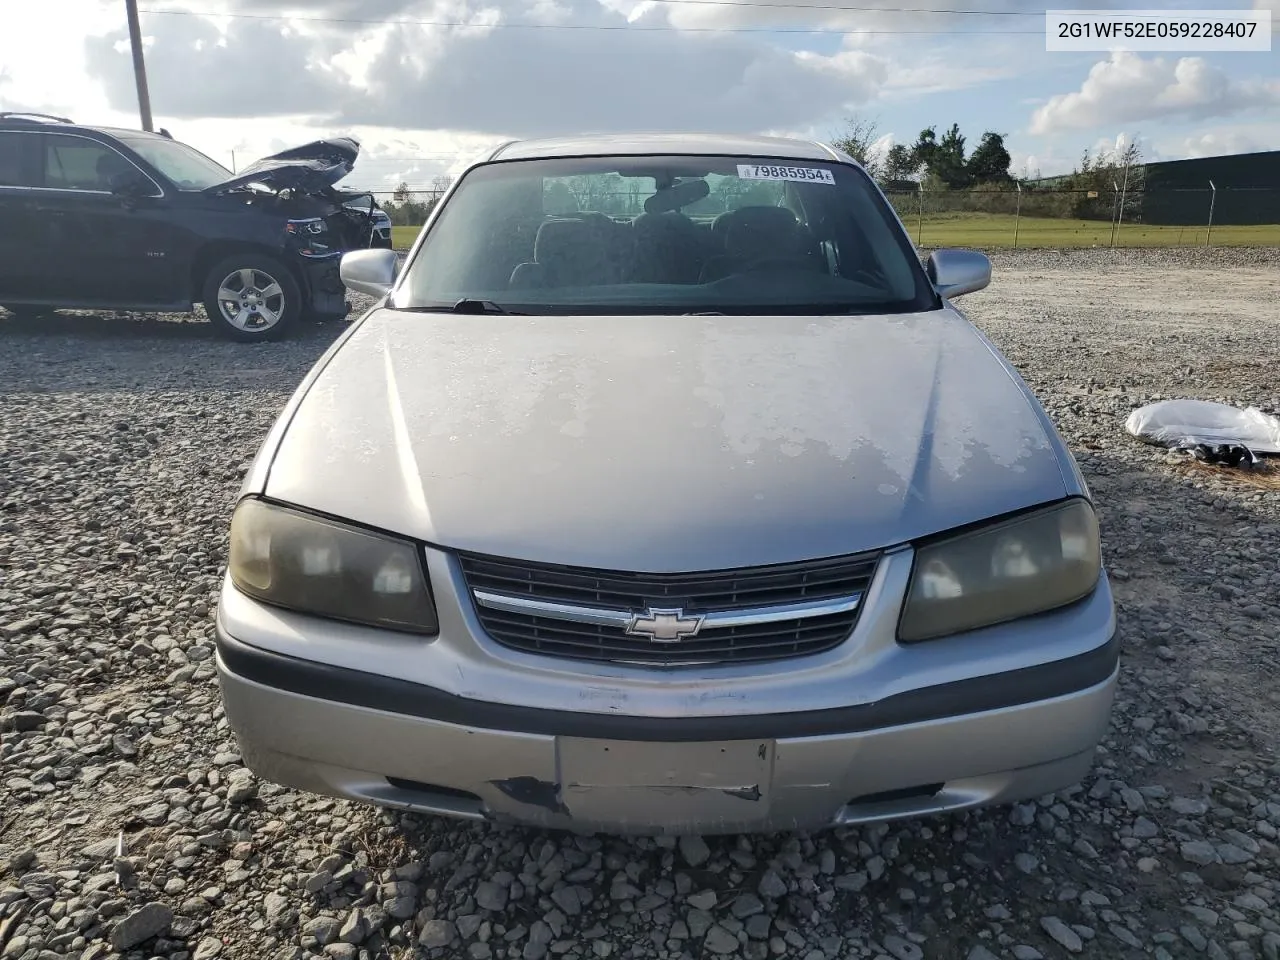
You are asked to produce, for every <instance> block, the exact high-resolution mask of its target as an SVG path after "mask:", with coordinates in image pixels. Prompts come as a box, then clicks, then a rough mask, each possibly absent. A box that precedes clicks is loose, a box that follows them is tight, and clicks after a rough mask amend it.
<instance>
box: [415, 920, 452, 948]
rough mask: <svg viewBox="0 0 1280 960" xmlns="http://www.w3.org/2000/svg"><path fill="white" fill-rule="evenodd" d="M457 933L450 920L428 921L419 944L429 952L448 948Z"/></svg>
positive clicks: (419, 937) (423, 928) (424, 925)
mask: <svg viewBox="0 0 1280 960" xmlns="http://www.w3.org/2000/svg"><path fill="white" fill-rule="evenodd" d="M455 933H456V931H455V930H454V927H453V924H452V923H450V922H449V921H448V920H428V921H427V922H426V923H425V924H423V925H422V933H421V934H419V935H418V943H419V944H420V945H422V946H424V947H426V948H427V949H428V950H434V949H438V948H440V947H447V946H448V945H449V944H450V943H452V942H453V938H454V935H455Z"/></svg>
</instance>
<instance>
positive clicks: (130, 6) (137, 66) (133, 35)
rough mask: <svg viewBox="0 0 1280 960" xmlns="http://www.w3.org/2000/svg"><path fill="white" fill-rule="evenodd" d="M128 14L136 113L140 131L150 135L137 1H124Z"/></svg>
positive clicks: (149, 106) (149, 116) (149, 103)
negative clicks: (136, 94)
mask: <svg viewBox="0 0 1280 960" xmlns="http://www.w3.org/2000/svg"><path fill="white" fill-rule="evenodd" d="M124 6H125V10H126V11H128V14H129V45H130V46H131V47H132V48H133V78H134V80H135V81H136V83H137V85H138V113H140V114H141V115H142V129H143V130H145V131H147V132H148V133H151V132H152V130H151V94H150V93H148V92H147V67H146V64H145V63H144V62H143V60H142V27H141V26H140V25H139V23H138V0H124Z"/></svg>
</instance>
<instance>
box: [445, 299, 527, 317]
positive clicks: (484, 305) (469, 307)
mask: <svg viewBox="0 0 1280 960" xmlns="http://www.w3.org/2000/svg"><path fill="white" fill-rule="evenodd" d="M450 312H451V313H511V312H512V311H510V310H508V309H507V308H506V307H504V306H502V305H501V304H499V303H494V302H493V301H492V300H471V299H468V298H463V299H462V300H459V301H458V302H457V303H455V304H454V305H453V307H452V308H451V310H450Z"/></svg>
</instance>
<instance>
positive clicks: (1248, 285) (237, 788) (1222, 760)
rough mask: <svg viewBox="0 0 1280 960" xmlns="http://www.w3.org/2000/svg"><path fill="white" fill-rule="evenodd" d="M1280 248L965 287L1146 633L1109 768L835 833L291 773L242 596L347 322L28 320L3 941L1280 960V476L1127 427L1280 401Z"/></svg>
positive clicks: (1044, 262) (4, 712)
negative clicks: (1047, 788)
mask: <svg viewBox="0 0 1280 960" xmlns="http://www.w3.org/2000/svg"><path fill="white" fill-rule="evenodd" d="M1277 266H1280V252H1278V251H1216V250H1210V251H1162V252H1135V251H1125V252H1123V253H1116V254H1113V252H1111V251H1106V250H1097V251H1081V252H1076V253H1071V254H1059V253H1053V252H1019V253H1011V254H1001V255H997V256H996V270H997V273H996V279H995V282H994V284H993V286H992V287H991V288H990V289H989V290H987V291H984V292H982V293H979V294H976V295H973V296H971V297H968V298H966V299H965V300H964V301H962V303H963V305H964V306H965V307H966V309H967V310H968V311H969V312H970V314H971V316H972V317H973V318H974V319H975V320H976V321H977V322H978V323H980V324H981V326H982V327H983V328H984V329H986V330H987V331H988V332H989V333H990V335H991V336H992V337H993V338H994V339H995V341H996V342H997V343H998V344H999V345H1000V347H1001V348H1002V349H1004V350H1005V351H1006V352H1007V353H1008V355H1009V356H1010V357H1011V359H1012V360H1013V361H1014V362H1015V363H1016V364H1017V365H1018V366H1019V368H1020V369H1021V370H1022V371H1023V372H1024V375H1025V376H1026V377H1027V379H1028V381H1029V382H1030V384H1031V385H1032V387H1033V388H1034V389H1035V390H1036V391H1037V392H1038V393H1039V395H1040V396H1041V397H1042V398H1043V399H1044V400H1045V401H1046V403H1047V405H1048V407H1049V409H1050V412H1051V413H1052V415H1053V416H1054V417H1055V419H1056V420H1057V422H1058V423H1059V424H1060V426H1061V428H1062V430H1063V432H1064V434H1065V435H1066V437H1067V438H1068V439H1069V441H1070V443H1071V445H1072V447H1073V448H1074V449H1075V451H1076V453H1077V455H1078V456H1079V457H1080V460H1081V464H1082V467H1083V469H1084V471H1085V473H1086V475H1087V477H1088V480H1089V483H1090V485H1091V487H1092V489H1093V491H1094V494H1095V495H1096V497H1097V499H1098V501H1099V504H1100V511H1101V517H1102V522H1103V531H1104V536H1105V550H1106V556H1107V558H1108V561H1109V564H1110V566H1111V568H1112V573H1113V577H1114V579H1115V589H1116V593H1117V597H1118V600H1119V604H1120V629H1121V632H1122V639H1123V642H1124V649H1125V662H1124V672H1123V681H1122V686H1121V691H1120V694H1119V698H1118V701H1117V704H1116V710H1115V714H1114V722H1113V725H1112V728H1111V731H1110V733H1109V735H1108V737H1107V738H1106V740H1105V743H1104V745H1103V747H1102V748H1101V749H1100V750H1099V755H1098V758H1097V764H1096V768H1095V771H1094V773H1093V775H1091V776H1090V777H1089V779H1087V780H1086V781H1085V782H1084V783H1083V784H1081V785H1079V786H1078V787H1076V788H1073V789H1070V790H1066V791H1063V792H1062V793H1061V794H1059V795H1054V796H1049V797H1044V798H1042V799H1040V800H1039V801H1037V802H1033V803H1028V804H1025V805H1021V806H1017V807H1015V808H1013V809H1008V808H1005V809H995V810H990V811H984V812H980V813H975V814H967V815H959V816H952V817H947V818H941V819H935V820H930V821H919V822H908V823H897V824H892V825H888V826H880V827H874V828H863V829H850V830H839V831H832V832H828V833H824V834H820V835H815V836H767V837H751V838H747V837H731V838H709V839H708V840H707V841H705V842H704V841H703V840H700V839H698V838H686V839H682V840H680V841H678V842H676V841H653V840H621V839H617V838H611V837H602V836H597V837H591V838H575V837H570V836H564V835H554V834H546V833H537V832H532V831H525V830H517V829H497V828H492V827H488V826H471V825H462V824H458V823H453V822H448V821H444V820H437V819H430V818H420V817H404V816H400V815H398V814H390V813H384V812H380V811H376V810H371V809H367V808H362V807H356V806H351V805H348V804H344V803H338V802H333V801H330V800H325V799H319V798H314V797H309V796H303V795H299V794H296V793H293V792H291V791H286V790H283V789H279V788H276V787H273V786H272V785H270V784H265V783H258V782H256V781H255V780H254V779H253V778H251V777H249V776H248V774H247V772H246V771H245V770H244V769H243V767H242V766H241V764H240V760H239V758H238V756H237V752H236V745H235V743H234V740H233V738H232V736H231V735H230V733H229V732H228V730H227V728H226V725H225V722H224V721H223V719H222V715H221V711H220V710H219V707H218V699H217V691H216V685H215V681H214V675H213V665H212V662H211V657H212V654H213V647H212V623H211V619H210V617H211V614H210V610H211V606H212V604H213V602H214V599H215V593H216V588H217V583H218V577H219V574H220V570H221V566H222V564H223V561H224V555H225V549H226V537H225V529H226V524H227V521H228V518H229V513H230V507H231V503H232V497H233V496H234V494H235V492H236V489H237V486H238V483H239V480H240V477H241V476H242V473H243V471H244V468H245V465H246V463H247V461H248V460H249V459H250V457H251V456H252V455H253V453H254V451H255V449H256V446H257V444H258V442H259V441H260V439H261V437H262V436H263V434H264V432H265V431H266V429H267V427H268V426H269V424H270V422H271V420H272V418H273V417H274V415H275V413H276V411H277V410H278V409H279V407H280V405H281V404H282V403H283V401H284V400H285V398H286V397H287V395H288V393H289V392H290V391H291V390H292V387H293V385H294V384H295V383H296V382H297V380H298V378H299V377H300V376H301V375H302V373H303V372H304V371H305V370H306V368H307V366H308V365H309V364H310V363H311V362H312V361H313V360H314V359H315V358H316V357H317V356H318V355H319V354H320V352H321V351H322V350H323V349H324V347H325V346H326V345H327V344H328V343H329V342H330V341H331V340H332V339H333V337H334V336H335V335H336V334H337V333H338V331H339V330H340V329H341V328H340V326H338V325H329V326H319V327H314V328H310V329H307V330H305V331H303V332H302V333H301V334H300V335H299V336H298V337H296V338H294V339H292V340H290V341H288V342H286V343H282V344H271V345H261V346H252V347H246V346H242V345H236V344H230V343H226V342H223V341H221V340H219V339H217V338H216V337H215V336H214V335H213V333H212V331H211V330H210V329H209V327H208V326H207V325H206V324H203V323H191V322H183V321H182V320H181V319H180V318H154V317H153V318H129V317H119V318H110V317H91V316H82V315H63V316H61V317H59V318H57V319H55V320H52V321H46V322H43V323H26V324H19V323H17V322H15V321H12V320H5V319H2V318H0V410H3V414H2V415H0V729H2V730H3V745H2V746H0V956H3V957H4V958H6V960H10V958H12V960H52V958H55V957H73V958H83V960H98V958H104V957H107V956H110V955H126V956H128V957H131V958H132V957H136V958H139V960H145V958H149V957H170V958H173V960H185V958H188V957H195V958H196V960H213V958H215V957H218V956H222V957H227V958H246V960H247V958H255V960H256V958H262V957H272V958H275V957H279V958H282V960H283V958H298V957H303V956H307V957H311V956H323V957H327V958H331V960H376V958H382V957H393V958H396V960H400V958H403V957H413V956H430V957H449V958H468V960H485V958H491V957H492V958H522V960H539V958H543V957H548V956H549V957H566V958H609V957H617V958H625V957H667V958H673V960H674V958H685V957H687V958H700V957H714V956H721V955H732V956H742V957H748V958H765V957H769V956H787V957H796V958H800V960H836V958H851V957H874V958H893V960H914V958H961V960H992V958H1001V960H1007V958H1017V960H1033V958H1037V957H1046V958H1049V957H1066V956H1070V955H1075V954H1082V955H1084V956H1092V957H1099V958H1130V957H1134V958H1136V957H1151V956H1154V957H1161V958H1168V957H1195V956H1201V955H1204V956H1208V957H1213V958H1222V957H1239V958H1265V960H1277V958H1280V848H1278V847H1277V833H1278V831H1280V762H1277V757H1276V753H1275V750H1276V747H1277V744H1280V689H1278V688H1277V686H1276V684H1275V677H1276V676H1277V673H1278V671H1280V627H1278V626H1277V623H1278V622H1280V578H1277V576H1276V570H1277V560H1276V546H1277V543H1280V537H1278V536H1277V534H1278V533H1280V492H1277V491H1276V490H1270V491H1268V490H1265V489H1261V488H1259V487H1255V486H1250V485H1248V484H1246V483H1243V482H1241V481H1240V480H1239V479H1237V478H1236V477H1235V476H1233V475H1229V474H1226V473H1223V472H1215V471H1214V470H1211V469H1207V468H1201V469H1199V470H1197V469H1194V468H1192V467H1189V466H1188V464H1187V463H1186V462H1185V459H1184V458H1182V457H1179V456H1174V455H1168V454H1166V453H1164V452H1163V451H1159V450H1155V449H1153V448H1150V447H1145V446H1143V445H1141V444H1138V443H1137V442H1135V441H1132V440H1131V439H1130V438H1128V437H1127V436H1126V435H1125V434H1124V433H1123V430H1122V423H1123V418H1124V416H1125V414H1126V413H1127V411H1128V410H1130V409H1131V408H1132V407H1134V406H1136V405H1138V404H1140V403H1143V402H1147V401H1149V400H1151V399H1154V398H1157V397H1162V396H1202V397H1207V398H1218V399H1223V400H1229V401H1239V402H1249V403H1253V404H1256V405H1259V406H1261V407H1263V408H1264V409H1267V410H1268V411H1270V412H1275V411H1276V408H1277V407H1278V406H1280V383H1278V382H1277V378H1276V375H1275V371H1276V370H1277V369H1278V368H1277V360H1276V347H1275V344H1276V343H1277V340H1278V337H1280V310H1278V308H1277V304H1280V271H1277Z"/></svg>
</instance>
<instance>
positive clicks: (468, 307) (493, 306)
mask: <svg viewBox="0 0 1280 960" xmlns="http://www.w3.org/2000/svg"><path fill="white" fill-rule="evenodd" d="M392 309H395V310H405V311H407V312H409V313H505V314H507V315H509V316H515V317H523V316H524V314H523V313H520V312H519V311H518V310H508V309H507V308H506V307H504V306H503V305H502V304H500V303H494V302H493V301H492V300H472V299H470V298H467V297H464V298H463V299H461V300H459V301H458V302H457V303H455V304H454V305H453V306H451V307H446V306H444V305H443V304H440V305H438V306H437V305H433V306H429V307H427V306H422V307H393V308H392Z"/></svg>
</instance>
